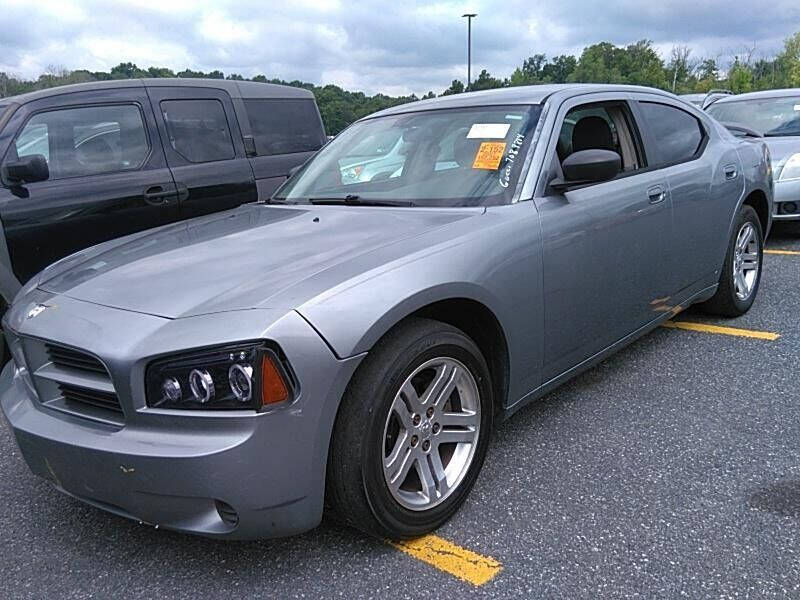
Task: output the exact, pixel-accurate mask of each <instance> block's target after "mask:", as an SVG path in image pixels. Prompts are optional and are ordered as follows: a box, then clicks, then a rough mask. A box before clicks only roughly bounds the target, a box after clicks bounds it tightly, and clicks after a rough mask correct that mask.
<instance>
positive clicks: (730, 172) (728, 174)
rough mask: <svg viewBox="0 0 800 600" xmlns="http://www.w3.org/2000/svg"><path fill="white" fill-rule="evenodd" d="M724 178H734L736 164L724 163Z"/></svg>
mask: <svg viewBox="0 0 800 600" xmlns="http://www.w3.org/2000/svg"><path fill="white" fill-rule="evenodd" d="M724 171H725V179H736V175H738V173H737V172H736V165H725V169H724Z"/></svg>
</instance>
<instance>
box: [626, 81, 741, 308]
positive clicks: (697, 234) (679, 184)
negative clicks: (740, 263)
mask: <svg viewBox="0 0 800 600" xmlns="http://www.w3.org/2000/svg"><path fill="white" fill-rule="evenodd" d="M634 97H635V98H636V100H637V102H636V109H637V110H638V111H639V113H640V114H641V116H642V119H643V120H644V121H645V122H646V123H647V127H646V128H645V131H646V134H647V135H646V136H645V146H646V147H647V153H648V156H650V157H651V162H652V166H654V167H656V168H658V169H660V170H661V172H662V173H663V175H664V176H665V177H666V179H667V182H668V184H669V188H670V193H671V196H672V221H673V227H672V235H673V239H672V243H671V245H670V254H671V255H672V280H673V283H672V288H673V290H674V291H675V293H676V294H682V295H686V294H687V293H688V294H690V293H691V292H692V291H693V289H692V288H693V287H695V288H702V287H706V286H708V285H711V284H713V283H715V282H716V281H717V279H718V278H719V273H718V272H717V269H718V268H719V248H721V247H722V245H723V243H724V242H723V237H721V236H724V235H727V232H726V230H725V228H724V227H709V224H710V223H714V222H715V221H718V220H719V219H720V218H723V219H724V218H725V215H728V214H730V206H733V205H735V203H736V201H737V200H738V199H739V197H740V196H741V194H742V192H743V190H744V177H743V176H742V174H741V167H740V161H739V156H738V154H737V152H736V149H735V148H734V147H733V145H730V144H726V143H724V142H722V140H719V139H718V138H716V137H713V136H712V135H711V132H710V131H709V128H708V127H706V124H705V123H704V120H703V118H701V117H699V116H697V115H694V114H692V112H691V109H690V108H689V107H684V106H682V105H681V103H680V102H678V101H673V100H671V99H669V98H665V97H663V96H656V95H654V94H635V96H634ZM726 204H727V206H728V207H727V208H726Z"/></svg>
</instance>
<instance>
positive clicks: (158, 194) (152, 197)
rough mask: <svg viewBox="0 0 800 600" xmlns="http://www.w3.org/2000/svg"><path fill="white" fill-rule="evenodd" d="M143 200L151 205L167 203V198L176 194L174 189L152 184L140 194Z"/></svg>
mask: <svg viewBox="0 0 800 600" xmlns="http://www.w3.org/2000/svg"><path fill="white" fill-rule="evenodd" d="M142 196H143V197H144V201H145V202H147V203H148V204H150V205H152V206H160V205H162V204H169V199H170V198H173V197H175V196H177V192H176V191H175V190H174V189H169V188H167V189H164V186H163V185H152V186H150V187H149V188H147V189H146V190H145V191H144V193H143V194H142Z"/></svg>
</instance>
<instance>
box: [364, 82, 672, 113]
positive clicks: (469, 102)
mask: <svg viewBox="0 0 800 600" xmlns="http://www.w3.org/2000/svg"><path fill="white" fill-rule="evenodd" d="M596 92H646V93H649V94H659V95H661V96H665V97H668V98H675V96H674V95H673V94H670V93H669V92H665V91H664V90H658V89H655V88H649V87H642V86H638V85H613V84H605V83H557V84H546V85H526V86H519V87H510V88H498V89H493V90H483V91H480V92H466V93H463V94H453V95H450V96H440V97H439V98H431V99H429V100H418V101H416V102H409V103H407V104H400V105H398V106H393V107H392V108H387V109H384V110H382V111H380V112H377V113H373V114H371V115H368V116H367V117H365V118H367V119H371V118H373V117H378V116H380V117H383V116H387V115H395V114H402V113H409V112H416V111H420V110H436V109H441V108H466V107H471V106H503V105H513V104H541V103H542V102H544V101H545V100H546V99H547V98H548V97H549V96H552V95H553V94H556V93H562V94H564V95H566V96H580V95H582V94H590V93H596Z"/></svg>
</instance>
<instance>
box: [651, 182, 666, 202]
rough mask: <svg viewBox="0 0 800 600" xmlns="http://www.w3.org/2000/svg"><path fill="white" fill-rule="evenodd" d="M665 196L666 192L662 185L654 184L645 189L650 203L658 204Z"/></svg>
mask: <svg viewBox="0 0 800 600" xmlns="http://www.w3.org/2000/svg"><path fill="white" fill-rule="evenodd" d="M666 197H667V192H666V190H665V189H664V188H663V186H660V185H654V186H653V187H651V188H650V189H648V190H647V198H648V199H649V200H650V204H658V203H659V202H663V201H664V199H665V198H666Z"/></svg>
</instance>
